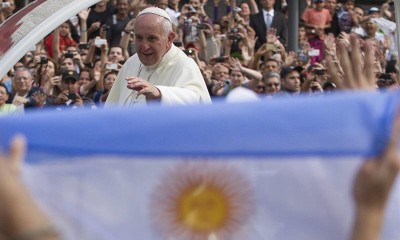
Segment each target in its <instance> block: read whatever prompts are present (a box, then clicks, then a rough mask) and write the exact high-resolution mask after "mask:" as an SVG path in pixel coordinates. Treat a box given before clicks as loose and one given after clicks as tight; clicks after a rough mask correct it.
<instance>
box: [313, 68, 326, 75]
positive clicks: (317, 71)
mask: <svg viewBox="0 0 400 240" xmlns="http://www.w3.org/2000/svg"><path fill="white" fill-rule="evenodd" d="M313 72H314V74H315V75H318V76H323V75H325V69H314V70H313Z"/></svg>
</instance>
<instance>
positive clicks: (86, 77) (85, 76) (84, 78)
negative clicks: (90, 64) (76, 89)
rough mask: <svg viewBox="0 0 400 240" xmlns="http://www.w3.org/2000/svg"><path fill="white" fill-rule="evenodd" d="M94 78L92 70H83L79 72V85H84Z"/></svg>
mask: <svg viewBox="0 0 400 240" xmlns="http://www.w3.org/2000/svg"><path fill="white" fill-rule="evenodd" d="M91 80H92V78H91V76H90V72H88V71H81V72H80V74H79V79H78V86H82V85H84V84H86V83H88V82H90V81H91Z"/></svg>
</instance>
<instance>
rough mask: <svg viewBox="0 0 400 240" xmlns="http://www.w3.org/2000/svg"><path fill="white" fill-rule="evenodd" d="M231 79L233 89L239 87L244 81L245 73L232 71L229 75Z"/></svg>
mask: <svg viewBox="0 0 400 240" xmlns="http://www.w3.org/2000/svg"><path fill="white" fill-rule="evenodd" d="M229 78H230V80H231V85H232V87H239V86H240V85H241V84H242V82H243V80H244V76H243V73H242V72H241V71H236V70H232V71H231V73H230V74H229Z"/></svg>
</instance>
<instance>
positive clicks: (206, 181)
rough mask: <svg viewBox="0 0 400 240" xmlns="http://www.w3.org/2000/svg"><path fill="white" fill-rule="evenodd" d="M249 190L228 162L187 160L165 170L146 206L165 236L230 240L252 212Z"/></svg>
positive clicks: (176, 238) (192, 239)
mask: <svg viewBox="0 0 400 240" xmlns="http://www.w3.org/2000/svg"><path fill="white" fill-rule="evenodd" d="M252 197H253V191H252V188H251V185H250V182H249V181H248V180H247V178H246V177H245V175H244V173H243V172H241V171H240V170H239V168H236V167H233V165H229V164H228V163H226V162H224V163H214V162H209V161H187V162H183V163H180V164H178V165H177V166H176V167H175V168H174V169H173V170H171V171H168V172H166V174H165V175H164V176H163V177H162V178H161V181H160V184H159V185H158V186H157V187H156V188H155V189H154V192H153V195H152V203H151V206H150V210H151V214H152V219H153V221H154V224H155V227H156V228H157V229H158V230H160V232H161V233H162V235H163V236H164V237H165V239H174V240H178V239H179V240H180V239H185V240H203V239H204V240H211V239H212V240H217V239H218V240H222V239H233V238H234V236H235V234H237V233H238V232H240V231H241V229H242V228H243V227H244V226H245V225H246V222H247V221H248V220H249V217H250V216H251V214H252V213H253V206H254V204H253V198H252Z"/></svg>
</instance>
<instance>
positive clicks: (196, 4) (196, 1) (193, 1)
mask: <svg viewBox="0 0 400 240" xmlns="http://www.w3.org/2000/svg"><path fill="white" fill-rule="evenodd" d="M189 4H190V5H192V6H193V7H195V8H198V7H200V5H201V3H200V0H189Z"/></svg>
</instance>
